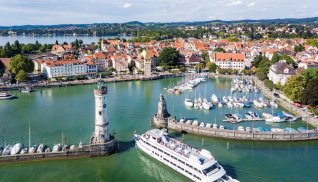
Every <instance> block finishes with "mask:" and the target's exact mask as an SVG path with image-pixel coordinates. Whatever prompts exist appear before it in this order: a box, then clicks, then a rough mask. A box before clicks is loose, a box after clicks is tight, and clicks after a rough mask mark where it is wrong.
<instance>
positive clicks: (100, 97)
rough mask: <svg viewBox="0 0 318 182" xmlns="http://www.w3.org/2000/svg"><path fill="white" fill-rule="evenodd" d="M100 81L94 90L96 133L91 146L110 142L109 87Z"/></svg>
mask: <svg viewBox="0 0 318 182" xmlns="http://www.w3.org/2000/svg"><path fill="white" fill-rule="evenodd" d="M103 84H104V82H103V81H102V80H99V81H98V82H97V87H96V88H95V89H94V95H95V132H94V135H93V137H92V139H91V144H101V143H105V142H107V141H109V139H110V136H109V128H108V124H109V122H108V117H107V112H106V98H107V87H106V86H104V85H103Z"/></svg>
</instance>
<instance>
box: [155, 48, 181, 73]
mask: <svg viewBox="0 0 318 182" xmlns="http://www.w3.org/2000/svg"><path fill="white" fill-rule="evenodd" d="M180 57H181V55H180V53H179V51H177V49H175V48H171V47H166V48H163V49H162V51H161V52H160V54H159V64H160V66H162V67H164V68H168V67H172V66H176V65H178V64H179V59H180Z"/></svg>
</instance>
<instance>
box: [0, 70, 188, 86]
mask: <svg viewBox="0 0 318 182" xmlns="http://www.w3.org/2000/svg"><path fill="white" fill-rule="evenodd" d="M182 75H183V74H172V73H169V74H168V73H165V74H158V75H152V76H150V77H144V76H140V75H137V76H135V75H121V76H115V77H108V78H101V80H103V81H104V82H106V83H111V82H127V81H150V80H159V79H164V78H170V77H180V76H182ZM97 80H98V78H95V79H88V80H74V81H64V82H63V81H57V82H52V83H39V84H32V85H31V86H32V88H53V87H67V86H77V85H89V84H96V83H97ZM25 86H26V84H19V85H14V86H0V90H19V89H21V88H24V87H25Z"/></svg>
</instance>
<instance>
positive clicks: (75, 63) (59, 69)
mask: <svg viewBox="0 0 318 182" xmlns="http://www.w3.org/2000/svg"><path fill="white" fill-rule="evenodd" d="M41 70H42V73H44V74H46V75H47V77H48V78H56V77H67V76H78V75H86V74H87V64H85V63H83V62H81V61H80V60H59V61H46V62H44V63H43V64H41Z"/></svg>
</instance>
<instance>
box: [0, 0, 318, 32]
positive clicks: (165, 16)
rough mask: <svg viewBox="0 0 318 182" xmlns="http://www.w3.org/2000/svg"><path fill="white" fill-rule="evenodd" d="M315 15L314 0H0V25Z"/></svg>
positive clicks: (316, 4) (316, 5)
mask: <svg viewBox="0 0 318 182" xmlns="http://www.w3.org/2000/svg"><path fill="white" fill-rule="evenodd" d="M304 17H318V0H0V25H5V26H8V25H25V24H32V25H39V24H44V25H48V24H66V23H72V24H77V23H115V22H118V23H121V22H128V21H135V20H136V21H141V22H178V21H206V20H215V19H221V20H240V19H272V18H304Z"/></svg>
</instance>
